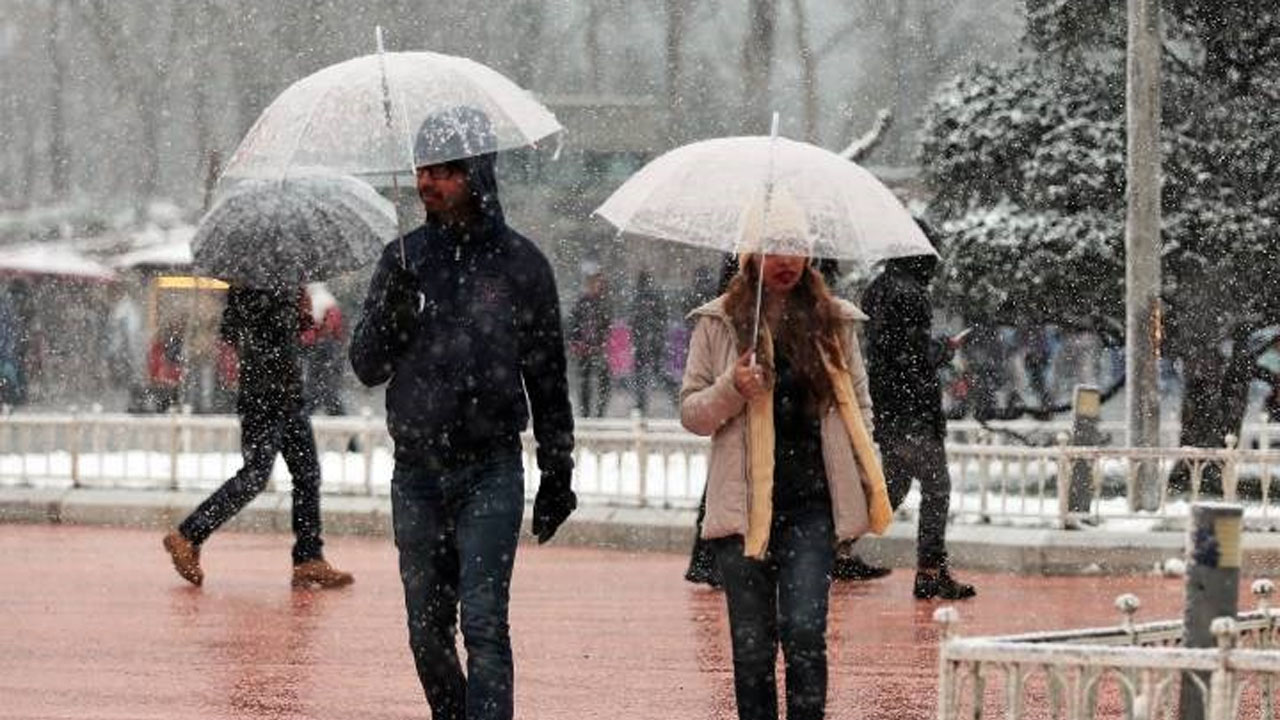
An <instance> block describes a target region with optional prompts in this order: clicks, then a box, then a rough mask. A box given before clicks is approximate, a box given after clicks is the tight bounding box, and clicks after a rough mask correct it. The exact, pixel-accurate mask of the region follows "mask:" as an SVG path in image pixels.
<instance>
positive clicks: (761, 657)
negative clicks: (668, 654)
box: [710, 505, 835, 720]
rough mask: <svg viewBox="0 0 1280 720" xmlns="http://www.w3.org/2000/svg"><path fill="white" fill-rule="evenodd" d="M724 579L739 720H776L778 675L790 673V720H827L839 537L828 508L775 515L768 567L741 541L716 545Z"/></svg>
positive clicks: (736, 538) (726, 540)
mask: <svg viewBox="0 0 1280 720" xmlns="http://www.w3.org/2000/svg"><path fill="white" fill-rule="evenodd" d="M710 545H711V548H712V551H713V552H714V553H715V556H716V562H717V564H718V565H719V567H720V573H721V575H722V576H723V577H724V589H725V599H726V601H727V602H728V606H729V632H730V635H731V636H732V640H733V685H734V694H735V696H736V697H737V704H738V718H739V720H778V685H777V678H776V674H775V670H774V668H775V667H776V665H777V658H778V645H779V644H781V645H782V657H783V660H784V663H785V666H786V692H787V695H786V708H787V720H822V717H823V715H824V712H825V709H826V701H827V641H826V632H827V606H828V595H829V591H830V589H831V567H832V564H833V562H834V561H835V533H834V530H833V527H832V519H831V508H830V506H823V505H818V506H816V507H812V508H806V509H804V510H800V511H797V512H795V513H793V514H791V515H787V514H782V513H780V514H778V515H777V516H776V517H775V519H774V522H773V528H772V530H771V532H770V537H769V552H768V556H767V557H766V559H764V560H753V559H751V558H747V557H744V556H743V554H742V536H741V535H734V536H731V537H727V538H718V539H716V540H711V541H710Z"/></svg>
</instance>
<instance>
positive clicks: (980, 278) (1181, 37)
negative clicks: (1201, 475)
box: [922, 0, 1280, 446]
mask: <svg viewBox="0 0 1280 720" xmlns="http://www.w3.org/2000/svg"><path fill="white" fill-rule="evenodd" d="M1026 4H1027V18H1028V26H1027V34H1026V38H1025V43H1024V45H1025V52H1024V54H1023V56H1022V58H1020V59H1019V60H1018V61H1016V62H1013V63H1009V64H1005V65H1000V66H992V65H987V66H981V67H978V68H976V69H974V70H972V71H971V72H968V73H967V74H964V75H962V76H960V77H958V78H956V79H955V80H954V81H952V82H951V83H950V84H949V85H947V86H946V87H945V89H944V90H943V91H942V92H941V93H940V94H939V95H937V96H936V98H935V100H934V102H933V104H932V106H931V107H930V109H929V111H928V114H927V117H926V122H925V130H924V143H923V148H922V150H923V154H922V162H923V166H924V171H925V176H926V181H927V182H928V184H929V186H930V187H931V189H932V190H933V191H934V192H935V193H936V201H935V202H934V203H933V204H932V206H931V208H930V212H931V213H932V214H933V216H934V217H935V219H937V220H939V221H942V222H943V224H944V227H945V228H946V229H947V230H948V231H950V244H949V245H948V247H947V248H945V259H946V265H945V267H946V268H947V271H946V275H945V280H944V282H943V283H942V286H943V287H942V289H941V291H940V292H942V294H943V295H944V296H945V297H946V299H947V300H948V301H949V302H950V304H951V306H952V307H954V308H956V309H957V310H959V311H960V312H962V313H963V314H965V315H969V316H972V317H976V318H983V317H991V316H993V315H994V314H999V317H1000V319H1001V320H1002V321H1004V322H1013V323H1020V324H1040V323H1057V324H1061V325H1067V326H1075V327H1085V328H1111V329H1112V330H1116V329H1120V328H1123V322H1124V305H1123V301H1124V285H1123V284H1124V215H1125V205H1124V202H1125V197H1124V191H1125V172H1124V152H1125V105H1124V93H1125V58H1124V42H1125V27H1126V26H1125V6H1124V3H1115V2H1112V1H1110V0H1027V3H1026ZM1164 11H1165V14H1164V17H1163V21H1164V23H1163V25H1164V27H1163V34H1164V58H1165V59H1164V63H1163V69H1164V76H1163V84H1162V95H1163V102H1164V111H1163V128H1162V149H1163V178H1164V182H1163V187H1162V191H1161V192H1162V205H1163V227H1162V239H1163V258H1164V259H1163V282H1164V286H1163V292H1162V297H1163V303H1164V313H1165V315H1164V320H1165V324H1164V330H1165V338H1164V345H1163V352H1164V354H1165V355H1166V356H1168V357H1172V358H1175V359H1178V360H1180V361H1181V362H1182V369H1183V374H1184V378H1185V381H1186V390H1185V393H1184V398H1183V406H1182V442H1183V443H1184V444H1189V445H1198V446H1218V445H1221V443H1222V439H1223V436H1224V435H1225V434H1227V433H1229V432H1237V433H1238V431H1239V426H1240V423H1241V421H1242V418H1243V413H1244V409H1245V401H1246V398H1247V389H1248V382H1249V378H1250V376H1251V374H1252V367H1253V360H1254V358H1255V357H1256V354H1257V351H1258V349H1259V348H1258V347H1257V343H1256V342H1249V341H1248V340H1249V338H1250V337H1251V336H1254V333H1255V332H1256V331H1257V330H1259V329H1261V328H1263V327H1266V326H1269V325H1275V324H1277V323H1280V125H1278V124H1277V123H1276V122H1275V121H1274V113H1273V111H1272V110H1271V108H1272V107H1273V106H1274V103H1275V101H1276V100H1277V99H1278V98H1280V39H1278V38H1280V8H1277V6H1276V5H1275V3H1274V2H1273V1H1272V0H1235V1H1233V2H1225V0H1169V1H1167V2H1165V3H1164Z"/></svg>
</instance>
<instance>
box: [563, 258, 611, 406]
mask: <svg viewBox="0 0 1280 720" xmlns="http://www.w3.org/2000/svg"><path fill="white" fill-rule="evenodd" d="M612 326H613V309H612V307H610V304H609V297H608V295H607V293H606V290H605V279H604V275H603V274H602V273H601V272H600V271H599V270H598V269H596V270H593V271H591V272H590V273H588V275H587V286H586V289H584V290H583V292H582V295H580V296H578V300H577V302H575V303H574V304H573V310H572V312H570V313H569V344H570V347H572V348H573V356H574V358H575V359H576V360H577V362H578V374H579V376H580V377H579V383H580V384H579V393H578V401H579V403H580V407H581V412H582V415H583V417H591V416H592V408H593V407H594V408H595V412H594V414H595V416H596V417H604V414H605V412H606V411H608V409H609V396H610V392H611V390H612V387H613V380H612V378H611V377H610V375H609V359H608V354H607V352H606V351H607V350H608V344H609V330H610V328H611V327H612ZM593 385H594V386H595V389H596V392H595V398H596V399H595V403H594V404H593V403H592V402H591V395H592V393H591V388H592V386H593Z"/></svg>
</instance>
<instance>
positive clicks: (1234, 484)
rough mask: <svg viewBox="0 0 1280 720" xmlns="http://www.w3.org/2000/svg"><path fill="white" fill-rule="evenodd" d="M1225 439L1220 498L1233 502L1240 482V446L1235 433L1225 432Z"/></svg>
mask: <svg viewBox="0 0 1280 720" xmlns="http://www.w3.org/2000/svg"><path fill="white" fill-rule="evenodd" d="M1223 439H1224V440H1225V443H1224V445H1225V447H1226V453H1225V455H1226V457H1225V458H1224V459H1223V461H1222V499H1223V500H1224V501H1226V502H1235V501H1236V493H1237V491H1238V486H1239V484H1240V448H1239V446H1238V443H1239V439H1238V438H1237V437H1236V436H1235V433H1227V435H1226V437H1225V438H1223Z"/></svg>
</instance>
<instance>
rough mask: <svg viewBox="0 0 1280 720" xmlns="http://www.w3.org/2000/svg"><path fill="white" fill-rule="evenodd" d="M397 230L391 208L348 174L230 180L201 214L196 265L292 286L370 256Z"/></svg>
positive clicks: (231, 277) (253, 281)
mask: <svg viewBox="0 0 1280 720" xmlns="http://www.w3.org/2000/svg"><path fill="white" fill-rule="evenodd" d="M395 235H396V217H395V208H394V207H393V206H392V204H391V202H390V201H389V200H387V199H386V198H383V197H382V196H381V195H379V194H378V193H377V191H375V190H374V189H373V188H372V187H370V186H369V185H368V184H366V183H364V182H363V181H361V180H358V179H356V178H353V177H351V176H346V175H331V174H311V175H305V176H301V177H291V178H288V179H285V180H262V179H255V180H244V181H240V182H237V183H235V184H233V185H231V186H230V187H229V188H228V190H227V191H226V192H225V193H224V194H223V195H222V196H221V197H220V198H219V200H218V201H217V202H216V203H215V204H214V206H213V208H212V209H211V210H210V211H209V213H208V214H207V215H205V217H204V219H202V220H201V221H200V226H199V228H198V229H197V230H196V235H195V238H194V239H193V240H192V242H191V246H192V253H193V254H194V255H195V267H196V268H197V269H198V270H199V271H201V272H203V273H206V274H208V275H210V276H213V277H217V278H221V279H223V280H227V281H229V282H232V283H238V284H241V285H247V286H249V287H259V288H271V287H297V286H300V285H302V284H303V283H307V282H311V281H315V280H323V279H325V278H329V277H333V276H334V275H338V274H341V273H344V272H347V271H350V270H354V269H356V268H359V267H362V266H364V265H367V264H369V263H372V262H373V261H375V260H376V259H377V258H378V256H379V255H380V253H381V252H382V248H383V247H384V246H385V245H386V243H387V242H389V241H390V240H391V239H393V238H394V237H395Z"/></svg>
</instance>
